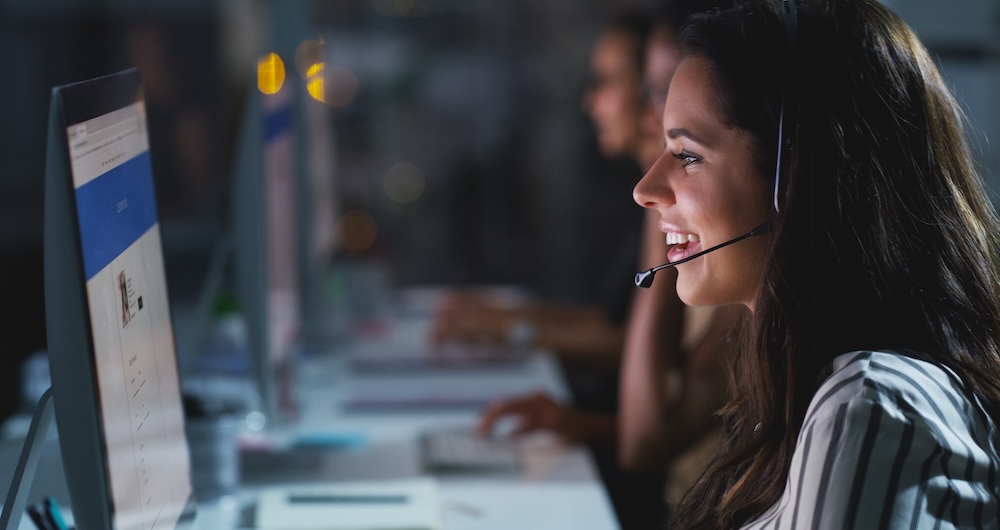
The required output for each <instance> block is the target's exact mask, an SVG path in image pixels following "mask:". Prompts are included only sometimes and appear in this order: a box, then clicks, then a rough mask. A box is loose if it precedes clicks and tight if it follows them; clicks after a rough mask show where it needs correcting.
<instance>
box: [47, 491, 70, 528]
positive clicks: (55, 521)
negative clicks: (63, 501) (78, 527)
mask: <svg viewBox="0 0 1000 530" xmlns="http://www.w3.org/2000/svg"><path fill="white" fill-rule="evenodd" d="M44 502H45V513H46V514H47V515H48V516H49V519H50V520H51V521H52V526H54V527H55V529H56V530H69V526H68V525H67V524H66V519H64V518H63V515H62V510H61V509H59V503H57V502H56V500H55V499H54V498H53V497H51V496H49V497H45V501H44Z"/></svg>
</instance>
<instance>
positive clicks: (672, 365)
mask: <svg viewBox="0 0 1000 530" xmlns="http://www.w3.org/2000/svg"><path fill="white" fill-rule="evenodd" d="M731 3H732V2H731V0H730V1H722V0H719V1H707V0H702V1H680V0H677V1H673V2H669V3H666V4H664V5H663V6H662V7H663V10H662V12H661V13H659V18H658V20H657V23H656V25H655V27H654V28H653V29H652V31H651V33H650V35H649V37H648V39H647V42H646V50H645V54H644V57H645V62H644V65H643V69H642V70H643V89H644V93H645V95H646V98H647V100H646V107H645V110H644V112H643V113H642V114H641V116H640V117H639V122H638V123H639V124H640V127H642V128H643V129H644V130H646V131H651V132H653V133H655V134H657V135H659V136H661V137H662V132H663V128H662V119H663V110H664V104H665V102H666V93H667V89H668V87H669V85H670V80H671V78H672V76H673V72H674V70H675V68H676V67H677V64H678V62H679V60H680V49H679V47H678V44H677V41H676V38H677V35H678V32H679V31H680V28H681V26H682V25H683V22H684V20H686V18H687V17H688V15H690V14H691V13H694V12H697V11H703V10H708V9H711V8H716V7H724V6H726V5H730V4H731ZM662 152H663V144H662V141H661V142H660V143H659V144H658V145H657V149H656V155H654V156H653V158H652V159H648V158H643V159H641V160H640V163H642V165H643V167H644V168H645V169H649V167H650V166H651V165H652V162H653V161H655V158H656V157H658V156H659V154H660V153H662ZM658 220H659V216H658V215H657V214H656V212H653V211H650V212H649V213H648V214H647V216H646V220H645V226H644V227H643V229H642V230H643V241H642V249H641V256H640V267H641V268H643V269H645V268H650V267H654V266H656V265H659V264H661V263H663V262H664V261H666V257H665V255H664V252H663V249H664V246H663V245H664V240H663V233H662V232H661V231H660V230H659V227H658V225H657V222H658ZM676 279H677V277H676V272H675V271H673V270H672V269H670V270H664V271H661V272H660V273H659V276H657V280H656V281H655V282H654V283H653V285H652V286H651V287H650V288H649V289H643V290H639V291H637V292H636V294H635V296H634V298H633V300H632V307H631V309H630V313H629V317H628V321H627V328H626V338H625V342H624V345H623V348H624V353H623V355H622V358H621V373H620V384H619V400H618V409H617V413H616V414H614V415H609V414H603V413H595V412H592V411H586V410H582V409H580V408H576V407H569V406H565V405H561V404H558V403H556V402H555V401H553V400H552V399H551V398H550V397H549V396H547V395H544V394H534V395H530V396H525V397H521V398H514V399H511V400H506V401H502V402H498V403H496V404H494V405H493V406H491V407H490V408H489V409H488V410H487V411H486V412H485V413H484V414H483V416H482V418H481V421H480V424H479V429H480V431H481V432H483V433H488V432H490V431H491V430H492V428H493V426H494V425H495V423H496V422H497V421H498V420H500V419H501V418H503V417H506V416H516V417H518V420H519V424H518V427H517V428H516V429H515V430H514V434H515V435H518V434H522V433H526V432H530V431H535V430H549V431H552V432H555V433H556V434H558V435H559V436H560V437H561V438H563V439H564V440H566V441H567V442H570V443H588V444H591V445H595V444H599V445H605V446H613V447H615V449H614V454H615V455H616V465H617V466H618V468H619V472H618V473H617V474H616V475H614V476H615V477H617V480H618V484H615V483H610V484H609V489H611V490H612V496H613V497H614V496H615V492H614V491H613V490H614V489H615V487H618V488H623V489H625V490H626V494H628V495H634V496H639V497H641V496H642V495H643V492H640V491H637V488H641V487H647V488H650V489H651V491H653V492H655V493H656V495H657V497H656V499H657V501H658V502H659V503H660V504H659V506H658V508H660V509H659V510H658V511H656V510H652V509H650V508H648V506H647V507H646V508H645V509H640V513H639V514H627V515H624V516H622V515H620V518H621V519H622V525H623V527H629V526H631V525H633V524H635V525H636V526H648V525H650V524H655V523H656V522H658V520H657V519H664V518H669V516H670V514H671V513H672V512H673V510H674V508H675V507H676V506H677V504H678V503H679V502H680V500H681V498H682V497H683V495H684V494H685V493H686V492H687V491H688V489H690V487H691V486H692V485H693V484H694V482H695V481H696V480H697V479H698V477H699V476H700V475H701V473H702V472H703V471H704V469H705V468H706V467H707V466H708V464H709V463H710V461H711V459H712V458H713V457H714V455H715V453H716V451H717V450H718V448H719V446H720V444H721V442H722V432H723V429H722V425H721V423H720V421H719V419H718V417H717V416H716V414H715V413H716V411H717V410H719V408H721V407H722V406H723V405H724V404H725V402H726V400H727V398H728V396H729V393H728V381H727V379H726V374H725V370H724V364H725V362H726V361H727V359H729V358H730V356H731V354H732V348H733V345H734V343H735V334H736V332H737V331H738V328H739V327H740V325H741V323H742V321H743V319H744V318H745V317H746V311H745V308H743V307H741V306H736V305H732V306H724V307H695V306H687V305H685V304H683V303H682V302H681V300H680V299H679V298H678V296H677V292H676ZM664 484H665V486H664ZM633 515H634V516H635V517H633ZM631 519H638V520H636V521H635V522H634V523H633V522H632V521H631Z"/></svg>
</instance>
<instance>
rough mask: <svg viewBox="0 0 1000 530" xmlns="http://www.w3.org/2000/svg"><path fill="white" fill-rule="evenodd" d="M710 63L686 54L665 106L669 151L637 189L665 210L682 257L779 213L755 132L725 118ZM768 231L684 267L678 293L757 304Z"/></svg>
mask: <svg viewBox="0 0 1000 530" xmlns="http://www.w3.org/2000/svg"><path fill="white" fill-rule="evenodd" d="M712 90H713V87H712V83H711V70H710V66H709V63H708V62H707V61H706V60H704V59H702V58H700V57H697V56H690V57H687V58H685V59H684V60H683V61H682V62H681V64H680V66H678V68H677V72H676V73H675V74H674V77H673V80H672V81H671V83H670V91H669V92H668V93H667V102H666V107H665V108H664V112H663V132H664V139H665V145H666V149H665V150H664V152H663V154H662V155H660V157H659V159H657V161H656V163H655V164H654V165H653V167H652V168H650V170H649V172H648V173H646V176H644V177H643V178H642V180H641V181H639V183H638V184H637V185H636V187H635V190H634V192H633V197H634V198H635V202H637V203H639V205H640V206H643V207H645V208H651V209H654V210H656V211H657V212H659V214H660V222H659V227H660V230H661V231H662V232H664V234H665V245H666V246H668V247H669V251H668V252H667V259H668V260H669V261H677V260H680V259H683V258H685V257H687V256H690V255H692V254H694V253H696V252H699V251H701V250H704V249H707V248H710V247H712V246H715V245H718V244H719V243H724V242H726V241H728V240H730V239H733V238H735V237H738V236H741V235H743V234H745V233H747V232H749V231H750V230H752V229H753V228H755V227H757V226H758V225H760V224H761V223H763V222H764V221H766V220H768V219H769V218H770V217H771V216H772V215H773V213H772V210H771V195H770V187H771V182H770V179H768V178H767V177H765V176H763V175H761V174H760V173H759V172H758V171H757V169H756V168H755V166H754V159H753V150H752V144H751V140H750V137H749V136H748V135H747V134H746V133H744V132H743V131H740V130H738V129H734V128H732V127H729V126H727V125H725V124H724V123H723V121H722V120H721V119H720V116H719V114H718V111H717V109H716V108H715V107H714V105H713V104H712V102H711V98H710V97H709V95H710V94H712ZM767 237H768V236H758V237H750V238H747V239H744V240H743V241H740V242H738V243H736V244H733V245H730V246H727V247H724V248H721V249H719V250H717V251H714V252H710V253H708V254H706V255H704V256H702V257H700V258H697V259H694V260H691V261H689V262H687V263H684V264H681V265H678V266H677V274H678V276H677V294H678V295H679V296H680V298H681V300H683V301H684V302H685V303H687V304H691V305H723V304H730V303H741V304H744V305H746V306H747V307H749V308H750V309H753V300H754V296H755V294H756V291H757V287H758V286H759V285H760V282H761V276H762V264H763V253H764V248H765V244H766V238H767Z"/></svg>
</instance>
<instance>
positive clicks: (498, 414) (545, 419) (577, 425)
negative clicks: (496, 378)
mask: <svg viewBox="0 0 1000 530" xmlns="http://www.w3.org/2000/svg"><path fill="white" fill-rule="evenodd" d="M512 416H513V417H516V418H517V420H518V421H517V424H516V427H515V428H514V429H513V430H512V431H511V432H510V434H509V436H512V437H516V436H520V435H522V434H526V433H529V432H532V431H538V430H547V431H551V432H553V433H555V434H557V435H559V437H561V438H562V439H563V440H565V441H566V442H569V443H587V442H603V441H611V440H613V439H614V436H615V420H614V418H613V417H611V416H605V415H600V414H596V413H589V412H585V411H581V410H578V409H574V408H572V407H567V406H565V405H560V404H559V403H556V402H555V401H553V400H552V398H550V397H549V396H547V395H545V394H542V393H535V394H529V395H527V396H524V397H520V398H514V399H509V400H503V401H499V402H496V403H494V404H492V405H490V406H489V407H488V408H487V409H486V411H485V412H483V415H482V416H481V417H480V419H479V424H478V425H477V426H476V431H477V432H478V433H479V434H480V435H482V436H490V435H492V434H493V430H494V428H495V427H496V425H497V424H498V422H500V421H501V420H503V419H504V418H509V417H512Z"/></svg>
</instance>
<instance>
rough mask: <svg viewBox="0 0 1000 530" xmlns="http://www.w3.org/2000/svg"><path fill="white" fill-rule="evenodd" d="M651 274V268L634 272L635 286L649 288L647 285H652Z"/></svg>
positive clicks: (652, 272)
mask: <svg viewBox="0 0 1000 530" xmlns="http://www.w3.org/2000/svg"><path fill="white" fill-rule="evenodd" d="M653 274H655V272H654V271H652V270H648V271H642V272H637V273H635V286H636V287H642V288H643V289H649V286H650V285H653Z"/></svg>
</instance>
